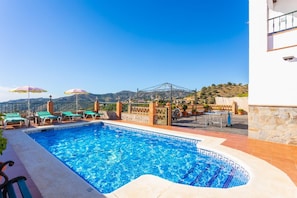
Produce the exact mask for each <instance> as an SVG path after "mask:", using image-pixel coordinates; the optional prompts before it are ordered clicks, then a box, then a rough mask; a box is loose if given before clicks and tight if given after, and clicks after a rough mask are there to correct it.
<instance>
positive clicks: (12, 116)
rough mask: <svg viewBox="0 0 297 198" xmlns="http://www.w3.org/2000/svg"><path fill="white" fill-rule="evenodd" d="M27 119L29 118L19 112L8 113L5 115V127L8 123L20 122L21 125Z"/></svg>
mask: <svg viewBox="0 0 297 198" xmlns="http://www.w3.org/2000/svg"><path fill="white" fill-rule="evenodd" d="M26 121H27V119H25V118H22V117H21V115H20V114H19V113H6V114H5V115H4V122H3V124H4V129H5V128H6V126H7V124H8V123H20V127H21V126H22V125H23V124H24V123H25V122H26Z"/></svg>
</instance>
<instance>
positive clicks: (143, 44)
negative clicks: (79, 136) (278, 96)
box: [0, 0, 248, 101]
mask: <svg viewBox="0 0 297 198" xmlns="http://www.w3.org/2000/svg"><path fill="white" fill-rule="evenodd" d="M0 27H1V28H0V68H1V77H0V101H7V100H9V99H19V98H26V95H23V94H19V93H11V92H9V90H10V89H13V88H15V87H19V86H23V85H31V86H36V87H41V88H43V89H46V90H47V91H48V92H46V93H42V94H31V96H30V97H48V96H49V95H52V96H53V98H58V97H62V96H65V95H64V91H66V90H68V89H71V88H81V89H85V90H87V91H88V92H90V93H94V94H104V93H116V92H119V91H122V90H130V91H136V90H137V89H139V90H142V89H145V88H148V87H152V86H155V85H159V84H162V83H165V82H168V83H172V84H174V85H178V86H181V87H185V88H188V89H197V90H200V89H201V88H202V87H204V86H209V85H211V84H221V83H228V82H232V83H242V84H247V83H248V1H247V0H246V1H238V0H229V1H221V0H214V1H202V0H186V1H177V0H141V1H139V0H126V1H121V0H1V1H0Z"/></svg>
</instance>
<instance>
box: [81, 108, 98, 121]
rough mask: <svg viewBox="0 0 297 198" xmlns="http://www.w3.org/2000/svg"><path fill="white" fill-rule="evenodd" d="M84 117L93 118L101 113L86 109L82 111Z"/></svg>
mask: <svg viewBox="0 0 297 198" xmlns="http://www.w3.org/2000/svg"><path fill="white" fill-rule="evenodd" d="M83 115H84V118H85V119H86V118H87V117H90V116H91V117H92V118H93V120H95V119H96V118H97V117H100V115H102V114H101V113H95V112H93V111H91V110H86V111H84V112H83Z"/></svg>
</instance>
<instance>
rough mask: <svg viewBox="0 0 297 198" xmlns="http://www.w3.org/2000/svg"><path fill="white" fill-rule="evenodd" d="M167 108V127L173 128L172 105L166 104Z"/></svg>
mask: <svg viewBox="0 0 297 198" xmlns="http://www.w3.org/2000/svg"><path fill="white" fill-rule="evenodd" d="M166 107H167V115H168V116H167V126H171V124H172V107H171V103H170V102H167V103H166Z"/></svg>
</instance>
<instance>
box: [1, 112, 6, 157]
mask: <svg viewBox="0 0 297 198" xmlns="http://www.w3.org/2000/svg"><path fill="white" fill-rule="evenodd" d="M3 116H4V115H3V114H1V113H0V122H2V121H3ZM2 133H3V130H2V129H0V155H2V153H3V151H4V150H5V149H6V145H7V139H6V138H5V137H3V134H2Z"/></svg>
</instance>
